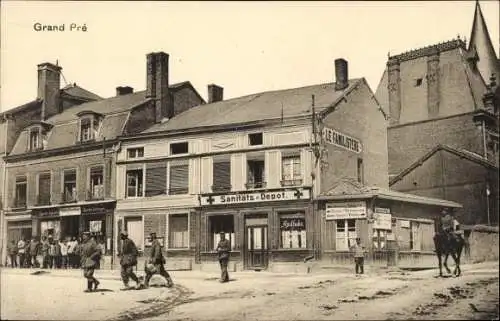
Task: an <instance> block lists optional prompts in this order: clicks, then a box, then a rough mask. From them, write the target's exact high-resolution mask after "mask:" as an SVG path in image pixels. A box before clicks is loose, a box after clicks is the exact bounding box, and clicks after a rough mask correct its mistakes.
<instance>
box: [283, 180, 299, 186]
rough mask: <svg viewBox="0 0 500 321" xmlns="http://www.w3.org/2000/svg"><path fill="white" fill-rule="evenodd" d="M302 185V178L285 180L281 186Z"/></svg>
mask: <svg viewBox="0 0 500 321" xmlns="http://www.w3.org/2000/svg"><path fill="white" fill-rule="evenodd" d="M301 185H302V178H296V179H284V180H282V181H281V186H283V187H286V186H301Z"/></svg>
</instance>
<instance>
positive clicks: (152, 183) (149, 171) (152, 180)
mask: <svg viewBox="0 0 500 321" xmlns="http://www.w3.org/2000/svg"><path fill="white" fill-rule="evenodd" d="M166 193H167V163H166V162H158V163H149V164H146V196H155V195H163V194H166Z"/></svg>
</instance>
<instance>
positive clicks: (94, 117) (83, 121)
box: [78, 112, 102, 143]
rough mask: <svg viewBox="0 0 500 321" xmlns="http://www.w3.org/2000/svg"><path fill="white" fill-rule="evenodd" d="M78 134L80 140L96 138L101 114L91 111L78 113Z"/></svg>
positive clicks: (85, 140) (86, 140)
mask: <svg viewBox="0 0 500 321" xmlns="http://www.w3.org/2000/svg"><path fill="white" fill-rule="evenodd" d="M78 116H79V117H80V122H79V136H78V140H79V141H80V142H82V143H83V142H88V141H93V140H95V139H97V137H98V136H99V131H100V127H101V123H102V121H101V120H102V115H100V114H97V113H93V112H81V113H79V114H78Z"/></svg>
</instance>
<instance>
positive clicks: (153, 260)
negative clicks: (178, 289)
mask: <svg viewBox="0 0 500 321" xmlns="http://www.w3.org/2000/svg"><path fill="white" fill-rule="evenodd" d="M150 239H151V241H152V243H151V255H150V257H149V260H148V262H147V263H146V268H145V272H146V279H145V280H144V285H145V286H146V287H148V286H149V281H150V280H151V277H152V276H153V275H155V274H156V273H159V274H160V275H161V276H163V277H164V278H165V280H167V287H169V288H170V287H172V286H173V285H174V282H172V278H171V277H170V275H169V274H168V272H167V271H166V270H165V266H164V264H165V257H164V256H163V253H162V248H161V244H160V241H158V239H157V238H156V233H151V234H150Z"/></svg>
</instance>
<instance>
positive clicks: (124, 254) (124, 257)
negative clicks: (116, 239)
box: [118, 231, 141, 290]
mask: <svg viewBox="0 0 500 321" xmlns="http://www.w3.org/2000/svg"><path fill="white" fill-rule="evenodd" d="M120 238H121V240H122V244H121V248H120V251H119V253H118V256H119V257H120V266H121V277H122V281H123V284H124V285H125V288H123V289H122V290H130V289H131V287H129V285H128V282H129V279H132V280H133V281H134V282H135V283H136V289H140V288H141V283H140V282H139V279H138V278H137V275H135V273H134V266H136V265H137V255H138V251H137V247H136V246H135V243H134V241H132V240H131V239H129V238H128V233H127V231H123V232H121V233H120Z"/></svg>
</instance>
